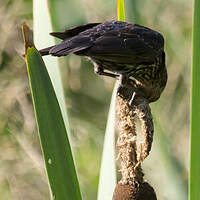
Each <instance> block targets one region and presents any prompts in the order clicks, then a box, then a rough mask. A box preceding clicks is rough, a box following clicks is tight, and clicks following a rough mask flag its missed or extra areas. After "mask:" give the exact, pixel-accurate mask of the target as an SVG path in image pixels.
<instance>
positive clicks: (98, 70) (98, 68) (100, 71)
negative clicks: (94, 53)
mask: <svg viewBox="0 0 200 200" xmlns="http://www.w3.org/2000/svg"><path fill="white" fill-rule="evenodd" d="M94 72H95V73H96V74H98V75H103V76H109V77H112V78H117V77H118V76H119V75H117V74H112V73H109V72H104V68H103V67H101V66H99V65H94Z"/></svg>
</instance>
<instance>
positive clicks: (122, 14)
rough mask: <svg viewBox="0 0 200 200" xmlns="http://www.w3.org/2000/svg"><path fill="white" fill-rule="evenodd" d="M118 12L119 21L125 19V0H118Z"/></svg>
mask: <svg viewBox="0 0 200 200" xmlns="http://www.w3.org/2000/svg"><path fill="white" fill-rule="evenodd" d="M117 14H118V20H119V21H125V7H124V0H117Z"/></svg>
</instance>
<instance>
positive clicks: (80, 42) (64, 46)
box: [49, 35, 93, 57]
mask: <svg viewBox="0 0 200 200" xmlns="http://www.w3.org/2000/svg"><path fill="white" fill-rule="evenodd" d="M92 45H93V41H92V40H91V38H90V37H89V36H87V35H77V36H75V37H72V38H70V39H68V40H64V41H63V42H61V43H60V44H58V45H55V46H54V47H53V48H51V49H50V50H49V54H51V55H53V56H58V57H60V56H67V55H68V54H70V53H75V52H78V51H82V50H85V49H87V48H89V47H91V46H92Z"/></svg>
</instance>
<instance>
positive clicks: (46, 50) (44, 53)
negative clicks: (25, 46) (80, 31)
mask: <svg viewBox="0 0 200 200" xmlns="http://www.w3.org/2000/svg"><path fill="white" fill-rule="evenodd" d="M55 46H56V45H54V46H50V47H47V48H45V49H41V50H39V52H40V54H41V56H46V55H49V51H50V49H52V48H54V47H55Z"/></svg>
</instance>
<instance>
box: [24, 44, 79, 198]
mask: <svg viewBox="0 0 200 200" xmlns="http://www.w3.org/2000/svg"><path fill="white" fill-rule="evenodd" d="M26 60H27V69H28V74H29V80H30V85H31V90H32V97H33V104H34V109H35V113H36V118H37V125H38V130H39V136H40V142H41V146H42V151H43V156H44V159H45V164H46V170H47V174H48V179H49V183H50V186H51V190H52V195H53V198H54V199H56V200H63V199H72V200H81V194H80V189H79V184H78V179H77V176H76V171H75V166H74V162H73V157H72V152H71V148H70V144H69V140H68V137H67V132H66V128H65V124H64V121H63V118H62V114H61V110H60V107H59V104H58V101H57V98H56V95H55V92H54V90H53V86H52V83H51V81H50V78H49V75H48V72H47V70H46V67H45V65H44V62H43V60H42V58H41V56H40V54H39V52H38V51H37V50H36V49H35V48H34V47H28V49H27V55H26Z"/></svg>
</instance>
